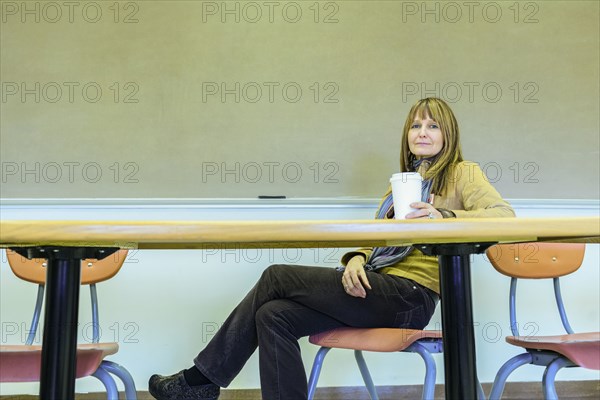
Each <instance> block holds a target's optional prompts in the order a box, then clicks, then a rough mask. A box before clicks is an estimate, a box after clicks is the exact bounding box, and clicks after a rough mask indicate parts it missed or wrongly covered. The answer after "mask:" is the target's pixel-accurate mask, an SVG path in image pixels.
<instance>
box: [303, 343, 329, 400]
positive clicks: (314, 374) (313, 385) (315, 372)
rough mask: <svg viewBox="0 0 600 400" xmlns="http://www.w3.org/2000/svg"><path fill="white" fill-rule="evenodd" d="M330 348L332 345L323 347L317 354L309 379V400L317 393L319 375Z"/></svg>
mask: <svg viewBox="0 0 600 400" xmlns="http://www.w3.org/2000/svg"><path fill="white" fill-rule="evenodd" d="M329 350H331V348H330V347H321V348H320V349H319V351H318V352H317V355H316V356H315V361H314V362H313V366H312V369H311V371H310V378H309V379H308V400H312V399H313V397H314V395H315V390H316V389H317V382H318V381H319V375H321V367H322V366H323V361H324V360H325V356H326V355H327V353H328V352H329Z"/></svg>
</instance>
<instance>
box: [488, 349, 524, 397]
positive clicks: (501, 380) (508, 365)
mask: <svg viewBox="0 0 600 400" xmlns="http://www.w3.org/2000/svg"><path fill="white" fill-rule="evenodd" d="M532 362H533V356H532V355H531V354H529V353H523V354H519V355H517V356H514V357H513V358H511V359H510V360H508V361H507V362H505V363H504V364H503V365H502V367H500V369H499V370H498V373H497V374H496V379H494V384H493V385H492V391H491V393H490V400H500V398H501V397H502V392H503V391H504V385H505V384H506V379H507V378H508V376H509V375H510V374H511V373H512V372H513V371H514V370H515V369H517V368H519V367H520V366H521V365H525V364H531V363H532Z"/></svg>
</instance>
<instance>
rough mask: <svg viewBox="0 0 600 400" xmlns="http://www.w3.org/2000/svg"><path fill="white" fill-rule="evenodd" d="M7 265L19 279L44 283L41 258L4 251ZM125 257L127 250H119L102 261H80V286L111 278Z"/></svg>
mask: <svg viewBox="0 0 600 400" xmlns="http://www.w3.org/2000/svg"><path fill="white" fill-rule="evenodd" d="M6 256H7V258H8V264H9V265H10V268H11V269H12V271H13V273H14V274H15V275H16V276H18V277H19V278H21V279H23V280H25V281H28V282H32V283H37V284H40V285H43V284H45V283H46V265H47V264H46V263H47V261H46V260H45V259H43V258H34V259H31V260H29V259H27V258H25V257H23V256H21V255H20V254H17V253H15V252H14V251H12V250H6ZM126 257H127V250H119V251H117V252H115V253H114V254H111V255H110V256H108V257H106V258H103V259H102V260H94V259H89V260H82V261H81V284H83V285H89V284H92V283H98V282H102V281H105V280H107V279H110V278H112V277H113V276H115V275H116V274H117V272H119V270H120V269H121V266H123V263H124V262H125V258H126Z"/></svg>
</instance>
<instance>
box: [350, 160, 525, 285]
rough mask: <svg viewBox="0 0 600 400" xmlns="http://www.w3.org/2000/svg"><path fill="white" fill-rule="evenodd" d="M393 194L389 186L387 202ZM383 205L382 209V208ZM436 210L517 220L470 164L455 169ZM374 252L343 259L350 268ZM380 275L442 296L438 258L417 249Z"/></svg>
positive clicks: (367, 250) (366, 250)
mask: <svg viewBox="0 0 600 400" xmlns="http://www.w3.org/2000/svg"><path fill="white" fill-rule="evenodd" d="M391 191H392V188H391V186H389V187H388V190H387V192H386V193H385V195H384V196H383V199H385V198H386V197H387V196H388V195H389V194H390V193H391ZM383 199H382V201H381V202H383ZM381 202H380V203H379V206H381ZM433 206H434V207H435V208H445V209H447V210H451V211H453V212H454V214H456V218H490V217H514V216H515V212H514V210H513V209H512V207H511V206H510V204H508V203H507V202H506V201H505V200H504V199H502V197H501V196H500V194H499V193H498V191H496V189H494V187H493V186H492V185H491V184H490V182H489V181H488V180H487V178H486V177H485V175H484V173H483V171H482V170H481V168H479V165H478V164H476V163H474V162H470V161H462V162H460V163H459V164H457V165H456V167H455V168H453V175H452V177H451V179H450V180H449V183H448V186H447V188H446V193H445V194H444V195H443V196H441V195H435V196H434V199H433ZM386 218H387V217H386ZM372 251H373V248H372V247H364V248H360V249H357V250H355V251H351V252H349V253H346V254H344V255H343V256H342V259H341V262H342V264H343V265H346V264H347V263H348V261H350V259H351V258H352V257H354V256H355V255H357V254H363V255H364V256H365V258H369V255H370V254H371V252H372ZM378 272H379V273H383V274H392V275H397V276H402V277H404V278H408V279H411V280H413V281H415V282H417V283H419V284H421V285H423V286H425V287H427V288H429V289H431V290H433V291H434V292H436V293H439V292H440V283H439V272H438V261H437V257H435V256H426V255H425V254H423V253H421V252H420V251H419V250H417V249H414V250H413V251H412V252H411V253H410V254H409V255H408V256H407V257H406V258H405V259H404V260H402V261H400V262H398V263H397V264H394V265H392V266H389V267H385V268H382V269H380V270H378Z"/></svg>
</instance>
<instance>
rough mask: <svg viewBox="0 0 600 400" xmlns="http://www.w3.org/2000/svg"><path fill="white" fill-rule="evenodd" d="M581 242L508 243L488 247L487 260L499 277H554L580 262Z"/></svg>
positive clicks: (576, 266)
mask: <svg viewBox="0 0 600 400" xmlns="http://www.w3.org/2000/svg"><path fill="white" fill-rule="evenodd" d="M584 253H585V244H584V243H541V242H540V243H511V244H499V245H495V246H492V247H490V248H489V249H488V250H487V251H486V254H487V257H488V259H489V260H490V262H491V263H492V265H493V266H494V268H496V270H497V271H498V272H500V273H501V274H504V275H507V276H510V277H513V278H526V279H544V278H557V277H559V276H564V275H568V274H570V273H572V272H575V271H577V270H578V269H579V267H580V266H581V263H582V262H583V255H584Z"/></svg>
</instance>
